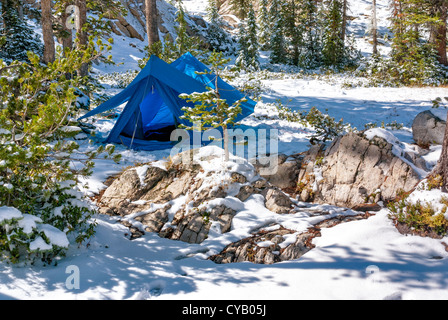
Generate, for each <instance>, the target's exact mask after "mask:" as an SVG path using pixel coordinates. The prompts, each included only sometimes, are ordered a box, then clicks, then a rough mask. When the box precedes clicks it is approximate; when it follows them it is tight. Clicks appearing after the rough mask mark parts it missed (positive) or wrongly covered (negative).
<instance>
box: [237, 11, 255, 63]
mask: <svg viewBox="0 0 448 320" xmlns="http://www.w3.org/2000/svg"><path fill="white" fill-rule="evenodd" d="M238 28H239V32H238V57H237V58H236V62H235V64H236V65H237V66H238V67H239V68H241V69H243V70H258V69H260V59H259V53H258V48H259V46H258V39H257V22H256V18H255V12H254V9H253V7H252V5H250V7H249V13H248V19H247V21H241V22H240V23H239V26H238Z"/></svg>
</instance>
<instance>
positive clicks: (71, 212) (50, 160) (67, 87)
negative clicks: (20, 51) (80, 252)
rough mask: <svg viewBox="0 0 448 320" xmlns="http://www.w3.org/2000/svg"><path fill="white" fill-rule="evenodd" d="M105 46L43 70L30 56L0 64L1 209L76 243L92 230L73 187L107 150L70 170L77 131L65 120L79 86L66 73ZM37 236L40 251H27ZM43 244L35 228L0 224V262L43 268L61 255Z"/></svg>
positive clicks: (73, 114) (71, 114)
mask: <svg viewBox="0 0 448 320" xmlns="http://www.w3.org/2000/svg"><path fill="white" fill-rule="evenodd" d="M105 47H106V46H105V45H104V44H103V43H102V41H101V40H100V39H99V40H98V41H93V39H91V40H90V41H89V43H88V47H87V48H86V49H84V50H82V51H80V50H72V51H68V50H67V51H66V52H64V55H63V54H62V52H61V50H58V51H57V52H56V58H55V61H54V62H53V63H51V64H49V65H48V66H47V65H44V64H43V63H41V59H40V57H39V56H38V55H36V54H35V53H33V52H31V51H30V52H28V59H27V60H28V61H29V62H18V61H16V62H14V63H13V64H10V65H6V64H5V62H4V61H1V60H0V105H1V106H2V107H1V108H0V128H1V130H0V159H1V161H0V207H1V206H7V207H13V208H16V209H18V210H19V211H20V212H22V213H26V214H28V215H30V217H32V219H33V220H34V221H36V222H37V221H39V222H42V223H45V224H49V225H51V226H52V228H56V229H59V231H58V232H61V233H66V234H73V235H74V238H75V239H76V242H77V243H78V244H81V243H82V242H83V241H84V240H85V239H87V238H89V237H90V236H92V235H93V232H94V229H93V228H94V226H95V224H94V223H92V222H91V220H90V218H91V217H92V214H93V212H92V211H91V210H90V209H88V208H87V207H85V206H83V205H82V203H81V202H79V200H77V199H74V196H73V194H74V188H75V186H76V184H77V183H78V181H77V180H78V177H79V175H88V174H90V173H91V170H92V168H93V161H92V160H93V159H94V158H95V157H97V156H98V155H99V154H100V153H102V152H104V151H106V152H107V153H110V154H112V152H113V146H107V147H106V148H104V146H100V147H99V148H98V149H97V150H95V151H92V152H88V153H87V154H85V156H86V157H85V158H84V160H82V159H81V158H82V157H80V158H77V161H79V160H80V161H81V163H83V164H84V166H80V167H81V168H80V167H78V166H76V167H78V168H74V167H73V166H72V165H71V163H72V161H73V160H74V159H73V158H74V157H72V156H71V155H72V154H73V152H75V150H77V149H78V148H79V145H78V143H77V142H76V140H73V139H70V137H73V136H74V135H76V134H77V133H78V132H79V131H80V130H81V129H79V128H78V129H79V131H78V130H73V129H76V127H74V125H75V123H74V122H73V120H71V119H76V118H77V117H78V114H77V111H78V110H77V108H76V103H75V102H76V93H75V90H76V89H75V88H77V87H79V86H80V85H81V84H82V82H83V80H84V79H82V78H80V77H76V76H74V77H72V78H70V79H67V77H66V74H67V73H74V71H75V70H77V69H78V68H80V66H81V65H82V64H84V63H89V62H90V61H92V60H93V59H97V58H98V57H99V56H100V55H102V52H101V51H102V50H104V48H105ZM109 49H110V47H109ZM77 156H79V154H77ZM39 237H40V238H41V239H44V241H46V243H47V245H46V247H47V248H42V249H41V250H35V249H33V248H32V247H31V246H30V243H31V242H32V241H34V240H36V239H39ZM48 242H49V239H48V238H47V237H45V235H43V233H42V230H37V228H33V230H30V231H27V232H26V233H25V232H24V230H23V226H20V224H19V223H17V221H15V222H14V221H10V222H9V223H8V225H5V223H2V224H0V256H1V258H3V257H4V256H6V257H7V259H9V260H11V261H13V262H19V261H20V260H21V259H22V258H27V259H33V258H36V257H38V258H42V259H43V260H45V262H47V263H48V262H50V261H51V259H52V258H53V257H54V256H56V255H59V254H63V252H64V250H65V249H66V247H61V245H57V244H51V243H48Z"/></svg>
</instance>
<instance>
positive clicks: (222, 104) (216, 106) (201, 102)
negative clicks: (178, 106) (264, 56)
mask: <svg viewBox="0 0 448 320" xmlns="http://www.w3.org/2000/svg"><path fill="white" fill-rule="evenodd" d="M229 61H230V60H229V59H224V58H223V54H222V52H216V51H214V52H213V53H212V54H211V55H210V57H209V59H208V62H209V64H210V65H211V68H210V72H209V74H214V76H215V83H214V86H215V87H214V88H211V87H208V88H207V89H208V91H205V92H200V93H198V92H194V93H192V94H181V95H179V97H180V98H182V99H185V100H186V101H187V102H192V103H194V104H195V105H194V107H183V108H182V110H183V111H184V114H183V116H181V118H182V119H185V120H188V121H189V122H190V123H191V124H192V125H191V126H182V127H183V128H185V129H187V130H196V129H200V130H204V129H208V128H210V127H211V128H222V129H223V132H224V152H225V153H224V154H225V161H228V160H229V134H228V130H227V128H228V127H229V126H231V125H232V124H234V122H235V119H236V118H237V116H238V115H239V114H240V113H241V112H242V109H241V103H243V102H244V101H246V99H245V98H242V99H240V100H238V101H235V102H234V103H232V105H229V104H228V103H227V101H226V100H225V99H222V98H221V95H220V88H219V85H218V78H219V76H220V72H221V69H222V68H223V66H224V65H225V64H226V63H228V62H229ZM198 121H199V122H200V127H198V126H197V125H196V123H197V122H198Z"/></svg>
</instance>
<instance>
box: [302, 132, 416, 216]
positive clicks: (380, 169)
mask: <svg viewBox="0 0 448 320" xmlns="http://www.w3.org/2000/svg"><path fill="white" fill-rule="evenodd" d="M392 148H393V146H392V145H391V144H390V143H388V142H387V141H386V140H384V139H382V138H378V137H375V138H373V139H372V140H368V139H367V138H366V137H364V136H363V134H362V133H349V134H347V135H345V136H341V137H337V138H336V139H335V140H334V141H333V142H332V143H331V145H330V146H328V147H327V148H326V149H324V147H323V146H322V145H321V146H315V147H313V148H311V149H310V150H309V151H308V152H307V153H306V154H305V155H304V162H303V164H302V169H301V170H300V172H299V180H298V184H297V186H298V187H297V188H298V190H297V192H298V193H299V194H300V195H301V200H302V201H314V202H316V203H327V204H332V205H337V206H342V207H349V208H352V207H354V206H356V205H360V204H364V203H369V202H371V201H374V202H378V201H381V200H382V201H389V200H392V199H394V198H395V197H396V195H397V193H398V192H399V191H401V190H404V191H405V192H407V191H410V190H412V189H413V188H414V187H415V186H416V185H417V183H418V182H419V181H420V177H419V175H418V174H417V173H416V172H415V171H414V169H413V168H412V167H411V166H410V165H409V164H407V163H406V162H404V161H403V160H402V159H401V158H399V157H397V156H395V155H394V153H393V152H392Z"/></svg>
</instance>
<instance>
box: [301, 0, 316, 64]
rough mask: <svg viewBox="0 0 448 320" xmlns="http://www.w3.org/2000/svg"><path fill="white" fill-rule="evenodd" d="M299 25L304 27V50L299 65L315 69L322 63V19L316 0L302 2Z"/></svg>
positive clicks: (303, 0)
mask: <svg viewBox="0 0 448 320" xmlns="http://www.w3.org/2000/svg"><path fill="white" fill-rule="evenodd" d="M300 7H301V10H300V14H299V24H300V25H301V26H302V50H301V53H300V57H299V65H300V66H302V67H304V68H306V69H309V68H315V67H317V66H318V65H320V64H321V61H322V37H321V29H322V19H319V7H318V6H317V1H316V0H302V3H301V5H300Z"/></svg>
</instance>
